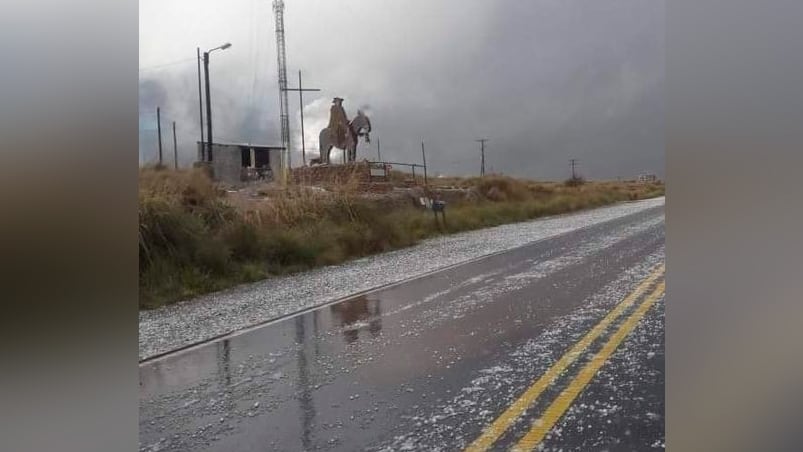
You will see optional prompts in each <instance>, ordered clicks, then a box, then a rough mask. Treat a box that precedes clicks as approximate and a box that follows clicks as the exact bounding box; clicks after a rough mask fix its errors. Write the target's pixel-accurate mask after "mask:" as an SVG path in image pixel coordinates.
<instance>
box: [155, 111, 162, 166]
mask: <svg viewBox="0 0 803 452" xmlns="http://www.w3.org/2000/svg"><path fill="white" fill-rule="evenodd" d="M156 133H157V134H158V135H159V166H162V114H161V108H159V107H156Z"/></svg>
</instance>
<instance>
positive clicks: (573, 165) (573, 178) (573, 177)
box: [569, 159, 577, 180]
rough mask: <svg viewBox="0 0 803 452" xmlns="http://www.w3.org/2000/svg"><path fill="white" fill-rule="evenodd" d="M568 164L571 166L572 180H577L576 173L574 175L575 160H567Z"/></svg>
mask: <svg viewBox="0 0 803 452" xmlns="http://www.w3.org/2000/svg"><path fill="white" fill-rule="evenodd" d="M569 163H571V165H572V180H576V179H577V173H575V170H574V169H575V167H576V166H577V159H569Z"/></svg>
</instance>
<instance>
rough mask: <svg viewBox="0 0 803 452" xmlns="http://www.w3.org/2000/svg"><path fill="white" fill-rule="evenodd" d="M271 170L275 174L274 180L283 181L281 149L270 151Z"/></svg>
mask: <svg viewBox="0 0 803 452" xmlns="http://www.w3.org/2000/svg"><path fill="white" fill-rule="evenodd" d="M270 169H271V171H272V172H273V178H274V179H276V180H281V171H282V150H281V149H271V150H270Z"/></svg>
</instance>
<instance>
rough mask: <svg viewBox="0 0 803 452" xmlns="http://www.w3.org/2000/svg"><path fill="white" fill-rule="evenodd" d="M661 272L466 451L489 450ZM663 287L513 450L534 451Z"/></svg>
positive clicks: (662, 286)
mask: <svg viewBox="0 0 803 452" xmlns="http://www.w3.org/2000/svg"><path fill="white" fill-rule="evenodd" d="M663 274H664V266H663V265H660V266H659V267H658V268H657V269H656V270H655V271H653V272H652V273H651V274H650V276H648V277H647V278H646V279H645V280H644V281H642V282H641V284H639V285H638V287H636V289H635V290H633V292H631V293H630V294H629V295H628V296H627V297H625V298H624V300H622V301H621V302H620V303H619V304H618V305H616V307H615V308H613V309H612V310H611V312H609V313H608V315H606V316H605V318H603V319H602V320H600V322H599V323H597V324H596V325H595V326H594V327H593V328H592V329H591V330H590V331H589V332H588V333H586V335H585V336H583V338H582V339H580V340H579V341H578V342H577V343H576V344H574V346H572V348H571V349H569V351H568V352H566V353H565V354H564V355H563V356H562V357H561V358H560V359H559V360H558V361H557V362H556V363H555V364H553V365H552V367H550V368H549V369H547V371H546V372H545V373H544V374H543V375H542V376H541V377H540V378H538V380H536V381H535V383H533V384H532V386H530V387H529V388H528V389H527V390H526V391H525V392H524V394H522V395H521V396H520V397H519V398H518V399H516V401H515V402H513V404H511V405H510V406H509V407H508V408H507V409H506V410H505V411H504V412H503V413H502V414H501V415H499V417H498V418H496V420H495V421H494V422H493V423H491V424H490V425H489V426H488V427H486V429H485V430H484V431H483V433H482V435H480V437H479V438H477V439H476V440H475V441H474V442H473V443H471V444H470V445H469V446H468V448H466V451H471V452H479V451H485V450H488V449H489V448H490V447H491V446H492V445H493V444H494V442H496V440H498V439H499V438H500V437H501V436H502V435H503V434H504V433H505V432H506V431H507V430H508V429H509V428H510V426H512V425H513V423H514V422H515V421H516V420H517V419H518V418H519V417H520V416H521V415H522V414H523V413H524V411H525V410H527V408H528V407H530V406H532V404H533V403H534V402H535V401H536V400H537V399H538V397H539V396H540V395H541V394H542V393H543V392H544V390H546V389H547V388H548V387H549V386H550V385H551V384H552V383H553V382H554V381H555V380H556V379H557V378H558V377H559V376H560V375H561V374H562V373H563V372H564V371H565V370H566V369H567V368H568V367H569V366H570V365H571V364H572V363H574V362H575V361H576V360H577V358H579V357H580V356H581V355H582V354H583V353H584V352H585V351H586V350H587V349H588V347H589V346H590V345H591V344H592V343H593V342H594V341H595V340H596V339H597V338H598V337H599V336H600V335H602V334H603V333H604V332H605V331H606V330H607V329H608V327H609V326H610V325H611V324H612V323H613V322H615V321H616V320H617V319H618V318H619V317H621V316H622V314H623V313H624V312H625V311H627V309H628V308H630V307H631V306H633V304H635V303H636V301H637V300H639V299H640V298H641V296H642V295H643V294H644V293H645V292H646V291H647V290H648V289H649V288H651V287H652V286H653V285H655V282H656V281H657V280H658V279H659V278H660V277H661V276H662V275H663ZM664 290H665V283H664V282H661V283H659V284H658V285H656V286H655V289H654V290H653V291H652V293H650V295H649V296H647V297H646V298H645V299H644V301H643V302H642V303H641V304H640V305H639V306H638V307H637V308H636V309H635V310H634V311H633V313H631V314H630V316H628V317H627V319H626V320H625V321H623V322H622V324H621V325H620V326H619V328H618V329H617V330H616V332H615V333H613V334H612V335H611V337H610V338H609V339H608V341H607V342H606V343H605V345H603V347H602V349H601V350H600V351H599V352H598V353H597V354H596V355H594V357H593V358H592V359H591V361H589V362H588V363H587V364H586V365H585V367H583V368H582V369H581V370H580V372H579V373H578V374H577V376H576V377H575V378H574V379H573V380H572V381H571V382H570V383H569V385H568V386H567V387H566V389H564V390H563V392H561V393H560V394H559V395H558V396H557V398H555V400H554V401H553V402H552V403H551V404H550V405H549V406H548V407H547V408H546V410H545V411H544V413H543V414H542V415H541V417H540V418H539V419H538V420H537V421H536V422H535V423H534V424H533V427H532V428H531V430H530V431H529V432H527V434H526V435H525V436H524V437H523V438H522V439H521V440H520V441H519V442H518V443H517V444H516V446H515V447H514V450H517V451H520V450H521V451H523V450H533V449H534V448H535V447H536V446H538V444H539V443H540V442H541V440H543V438H544V436H546V434H547V433H548V432H549V430H550V429H552V427H553V426H554V425H555V424H556V423H557V422H558V420H559V419H560V418H561V416H563V413H565V412H566V410H567V409H568V408H569V406H570V405H571V403H572V402H573V401H574V399H575V398H576V397H577V396H578V395H579V394H580V392H582V390H583V389H584V388H585V387H586V385H588V383H589V382H590V381H591V379H592V378H593V377H594V375H595V374H596V373H597V371H598V370H599V369H600V368H601V367H602V365H603V364H604V363H605V361H607V359H608V358H609V357H610V356H611V355H612V354H613V352H614V351H615V350H616V348H617V347H618V346H619V344H621V342H622V341H623V340H624V338H625V337H626V336H627V335H628V334H629V333H630V332H631V331H632V330H633V329H634V328H635V327H636V324H638V322H639V321H640V320H641V318H642V317H644V314H646V312H647V311H648V310H649V309H650V307H652V305H653V304H655V302H656V301H657V300H658V299H660V298H661V296H662V295H663V293H664Z"/></svg>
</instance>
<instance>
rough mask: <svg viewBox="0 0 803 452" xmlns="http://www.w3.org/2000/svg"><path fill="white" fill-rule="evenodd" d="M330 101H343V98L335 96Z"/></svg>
mask: <svg viewBox="0 0 803 452" xmlns="http://www.w3.org/2000/svg"><path fill="white" fill-rule="evenodd" d="M332 101H333V102H337V101H340V102H343V98H342V97H335V98H334V99H332Z"/></svg>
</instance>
